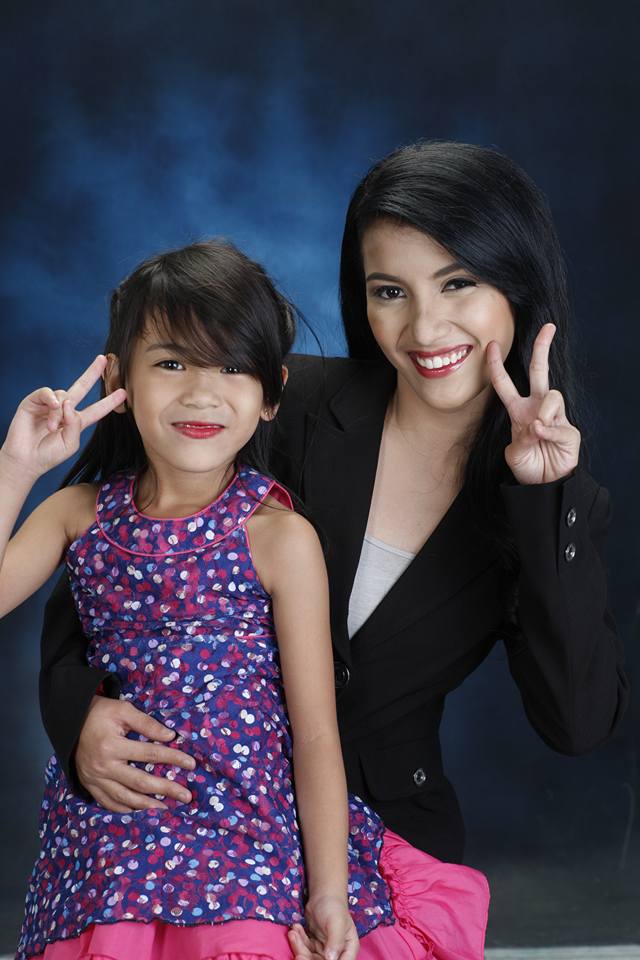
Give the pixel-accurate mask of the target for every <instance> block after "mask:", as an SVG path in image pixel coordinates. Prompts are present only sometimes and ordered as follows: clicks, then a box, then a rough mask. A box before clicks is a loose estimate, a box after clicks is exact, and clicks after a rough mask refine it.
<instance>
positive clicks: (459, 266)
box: [433, 260, 467, 280]
mask: <svg viewBox="0 0 640 960" xmlns="http://www.w3.org/2000/svg"><path fill="white" fill-rule="evenodd" d="M466 269H467V268H466V267H465V265H464V264H463V263H459V261H457V260H456V261H455V262H454V263H449V264H448V265H447V266H446V267H440V269H439V270H436V272H435V273H434V274H433V279H434V280H437V279H438V278H439V277H445V276H446V275H447V274H448V273H454V272H455V271H456V270H466Z"/></svg>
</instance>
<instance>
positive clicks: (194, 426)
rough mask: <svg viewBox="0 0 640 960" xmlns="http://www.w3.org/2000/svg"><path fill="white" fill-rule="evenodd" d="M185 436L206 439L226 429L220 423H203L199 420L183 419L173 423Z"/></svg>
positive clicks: (193, 438)
mask: <svg viewBox="0 0 640 960" xmlns="http://www.w3.org/2000/svg"><path fill="white" fill-rule="evenodd" d="M172 426H173V427H175V428H176V430H178V431H179V432H180V433H181V434H182V435H183V436H185V437H191V439H192V440H206V439H208V438H209V437H215V435H216V434H217V433H220V431H221V430H224V427H223V426H222V425H221V424H219V423H201V422H199V421H197V420H189V421H183V420H180V421H178V422H177V423H173V424H172Z"/></svg>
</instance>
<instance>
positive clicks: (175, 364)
mask: <svg viewBox="0 0 640 960" xmlns="http://www.w3.org/2000/svg"><path fill="white" fill-rule="evenodd" d="M156 367H161V368H162V369H163V370H184V367H183V365H182V364H181V363H180V361H179V360H160V362H159V363H156Z"/></svg>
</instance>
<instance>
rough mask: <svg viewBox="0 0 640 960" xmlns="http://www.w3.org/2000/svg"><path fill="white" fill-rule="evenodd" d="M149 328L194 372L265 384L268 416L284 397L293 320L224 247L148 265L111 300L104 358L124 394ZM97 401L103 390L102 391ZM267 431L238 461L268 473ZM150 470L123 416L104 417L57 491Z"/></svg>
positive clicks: (262, 277) (286, 306)
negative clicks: (230, 373) (112, 358)
mask: <svg viewBox="0 0 640 960" xmlns="http://www.w3.org/2000/svg"><path fill="white" fill-rule="evenodd" d="M149 323H151V324H155V325H156V326H157V328H158V330H159V331H160V332H161V333H162V339H169V340H172V341H174V342H175V343H176V344H177V345H178V346H179V347H180V354H181V358H182V357H183V358H184V359H185V360H186V361H187V362H188V363H192V364H196V365H198V366H203V367H204V366H218V365H219V366H227V365H229V366H235V367H238V368H240V369H241V370H242V371H243V372H244V373H249V374H251V375H252V376H254V377H256V378H257V379H258V380H259V381H260V383H261V384H262V390H263V395H264V402H265V405H266V406H269V407H273V406H275V405H276V404H277V403H278V402H279V401H280V398H281V396H282V389H283V385H282V363H283V360H284V357H285V356H286V355H287V353H288V352H289V350H290V349H291V346H292V344H293V340H294V337H295V329H296V310H295V307H294V306H293V305H292V304H291V303H289V301H288V300H286V299H285V297H283V296H282V294H280V293H278V291H277V290H276V288H275V287H274V285H273V283H272V282H271V280H270V279H269V277H268V276H267V274H266V272H265V271H264V269H263V268H262V267H261V266H260V265H259V264H258V263H255V262H254V261H253V260H250V259H249V258H248V257H247V256H245V255H244V254H243V253H241V252H240V251H239V250H237V249H236V247H234V246H233V244H231V243H229V242H228V241H226V240H207V241H203V242H200V243H192V244H190V245H189V246H187V247H183V248H182V249H180V250H172V251H169V252H168V253H161V254H159V255H158V256H155V257H151V258H150V259H149V260H145V261H144V262H143V263H141V264H140V266H138V267H137V268H136V269H135V270H134V271H133V273H132V274H131V275H130V276H128V277H127V278H126V279H125V280H123V281H122V283H120V284H119V285H118V287H116V289H115V290H114V291H113V294H112V296H111V308H110V326H109V335H108V337H107V342H106V344H105V348H104V352H105V353H114V354H115V355H116V356H117V357H118V363H119V371H120V379H121V382H122V383H123V385H124V386H125V387H126V385H127V378H128V374H129V369H130V364H131V357H132V353H133V348H134V346H135V342H136V339H137V338H138V337H140V336H141V335H142V334H143V332H144V330H145V327H146V326H147V325H148V324H149ZM102 392H103V396H104V387H103V391H102ZM272 425H273V424H272V421H270V422H265V421H264V420H260V422H259V424H258V429H257V430H256V432H255V434H254V435H253V437H252V438H251V439H250V440H249V442H248V443H247V444H246V445H245V447H244V448H243V449H242V450H241V451H239V453H238V455H237V461H238V462H239V463H243V464H247V465H248V466H252V467H255V469H257V470H259V471H260V472H261V473H269V470H268V466H267V459H268V450H269V442H270V435H271V429H272ZM146 466H147V457H146V454H145V450H144V447H143V445H142V439H141V437H140V434H139V432H138V428H137V426H136V423H135V420H134V418H133V414H132V412H131V410H130V409H127V411H126V413H124V414H118V413H115V412H114V413H110V414H109V415H108V416H106V417H105V418H104V419H103V420H100V421H99V423H98V424H97V426H96V428H95V431H94V433H93V435H92V437H91V439H90V440H89V443H88V444H87V446H86V447H85V448H84V450H83V451H82V453H81V455H80V457H79V458H78V460H77V461H76V462H75V464H74V465H73V467H72V469H71V470H70V472H69V473H68V474H67V476H66V477H65V479H64V481H63V486H64V485H66V484H68V483H71V482H81V481H88V482H96V481H97V482H100V481H103V480H105V479H106V478H107V477H109V476H110V475H111V474H112V473H114V472H116V471H118V470H131V471H136V472H139V471H140V470H142V469H144V468H145V467H146Z"/></svg>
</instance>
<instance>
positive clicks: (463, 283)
mask: <svg viewBox="0 0 640 960" xmlns="http://www.w3.org/2000/svg"><path fill="white" fill-rule="evenodd" d="M475 286H477V283H476V281H475V280H470V279H469V277H453V279H452V280H447V282H446V283H445V285H444V287H443V289H444V290H464V288H465V287H475Z"/></svg>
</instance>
